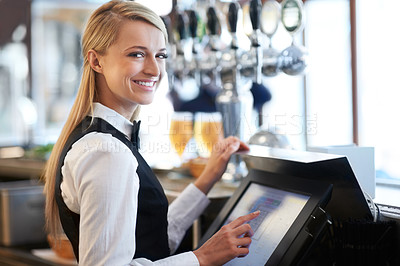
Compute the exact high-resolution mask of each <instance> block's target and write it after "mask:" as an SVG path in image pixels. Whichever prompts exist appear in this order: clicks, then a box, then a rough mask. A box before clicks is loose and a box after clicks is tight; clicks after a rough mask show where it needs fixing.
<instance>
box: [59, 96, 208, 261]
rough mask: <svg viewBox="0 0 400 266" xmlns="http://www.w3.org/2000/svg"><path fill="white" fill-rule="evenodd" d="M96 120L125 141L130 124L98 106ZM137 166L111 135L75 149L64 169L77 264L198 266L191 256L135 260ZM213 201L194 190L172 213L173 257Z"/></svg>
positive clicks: (183, 196) (173, 206) (89, 140)
mask: <svg viewBox="0 0 400 266" xmlns="http://www.w3.org/2000/svg"><path fill="white" fill-rule="evenodd" d="M94 116H95V117H99V118H102V119H104V120H106V121H107V122H109V123H110V124H111V125H113V126H114V127H115V128H117V129H118V130H119V131H121V132H122V133H124V134H125V135H127V136H130V133H131V125H132V123H131V122H130V121H129V120H127V119H126V118H124V117H123V116H121V115H120V114H118V113H117V112H115V111H114V110H112V109H109V108H107V107H106V106H104V105H102V104H100V103H95V104H94ZM137 167H138V163H137V160H136V158H135V156H134V155H133V154H132V152H131V150H130V149H129V148H128V147H127V146H126V145H125V144H123V143H122V142H121V141H119V140H118V139H117V138H114V137H112V136H111V135H110V134H104V133H99V132H92V133H89V134H87V135H85V136H84V137H82V138H81V139H79V140H78V141H77V142H75V143H74V144H73V145H72V148H71V150H70V151H69V152H68V153H67V155H66V157H65V160H64V166H63V167H62V169H61V172H62V175H63V182H62V183H61V191H62V197H63V199H64V201H65V204H66V205H67V206H68V208H69V209H70V210H71V211H73V212H75V213H78V214H80V225H79V233H80V235H79V263H80V264H81V265H89V266H94V265H112V266H118V265H143V266H145V265H174V266H178V265H182V266H183V265H184V266H189V265H199V262H198V260H197V257H196V256H195V255H194V254H193V252H185V253H182V254H178V255H173V256H170V257H168V258H165V259H162V260H158V261H154V262H152V261H149V260H147V259H145V258H138V259H134V260H132V257H133V255H134V253H135V248H136V243H135V228H136V215H137V203H138V191H139V177H138V176H137V173H136V169H137ZM208 204H209V199H208V198H207V197H206V195H204V193H202V192H201V191H200V190H199V189H197V187H196V186H194V185H193V184H190V185H189V186H188V187H187V188H186V189H185V190H184V191H183V192H182V193H181V194H180V196H179V197H178V198H177V199H175V200H174V201H173V203H172V204H171V205H170V206H169V210H168V237H169V246H170V249H171V252H172V253H173V252H174V251H175V250H176V249H177V247H178V245H179V244H180V242H181V240H182V238H183V236H184V235H185V232H186V230H187V229H188V228H189V227H190V226H191V225H192V223H193V222H194V220H195V219H196V218H197V217H198V216H199V215H200V214H201V213H202V212H203V211H204V209H205V208H206V207H207V205H208Z"/></svg>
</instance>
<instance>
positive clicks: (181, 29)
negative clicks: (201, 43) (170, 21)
mask: <svg viewBox="0 0 400 266" xmlns="http://www.w3.org/2000/svg"><path fill="white" fill-rule="evenodd" d="M186 20H187V19H186V17H185V15H184V14H183V13H178V15H177V17H176V30H177V32H178V35H179V40H184V39H186Z"/></svg>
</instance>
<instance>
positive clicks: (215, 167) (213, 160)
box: [194, 137, 249, 194]
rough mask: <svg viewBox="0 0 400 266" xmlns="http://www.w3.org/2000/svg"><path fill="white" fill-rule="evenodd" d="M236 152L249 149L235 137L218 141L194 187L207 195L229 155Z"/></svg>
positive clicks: (223, 168)
mask: <svg viewBox="0 0 400 266" xmlns="http://www.w3.org/2000/svg"><path fill="white" fill-rule="evenodd" d="M238 150H249V147H248V146H247V145H246V144H245V143H243V142H242V141H240V140H239V139H238V138H237V137H227V138H225V139H221V140H220V141H218V142H217V143H216V144H215V145H214V147H213V150H212V152H211V155H210V158H208V161H207V165H206V167H205V168H204V171H203V173H202V174H201V175H200V176H199V177H198V178H197V180H196V182H195V183H194V185H195V186H196V187H197V188H198V189H200V190H201V191H203V193H204V194H207V193H208V192H209V191H210V189H211V188H212V187H213V186H214V184H215V183H216V182H217V181H218V180H220V178H221V176H222V174H223V173H224V172H225V170H226V165H227V164H228V162H229V159H230V157H231V155H232V154H233V153H234V152H236V151H238Z"/></svg>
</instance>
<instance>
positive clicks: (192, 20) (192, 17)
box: [188, 10, 197, 38]
mask: <svg viewBox="0 0 400 266" xmlns="http://www.w3.org/2000/svg"><path fill="white" fill-rule="evenodd" d="M188 15H189V31H190V35H191V37H192V38H196V36H197V13H196V11H194V10H189V11H188Z"/></svg>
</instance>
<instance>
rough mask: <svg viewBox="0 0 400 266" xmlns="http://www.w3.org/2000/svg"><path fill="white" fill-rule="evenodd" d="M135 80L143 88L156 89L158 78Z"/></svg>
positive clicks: (147, 89)
mask: <svg viewBox="0 0 400 266" xmlns="http://www.w3.org/2000/svg"><path fill="white" fill-rule="evenodd" d="M133 82H134V83H135V84H136V85H137V86H138V87H139V88H141V89H143V90H146V91H154V89H155V85H156V83H157V80H134V81H133Z"/></svg>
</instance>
